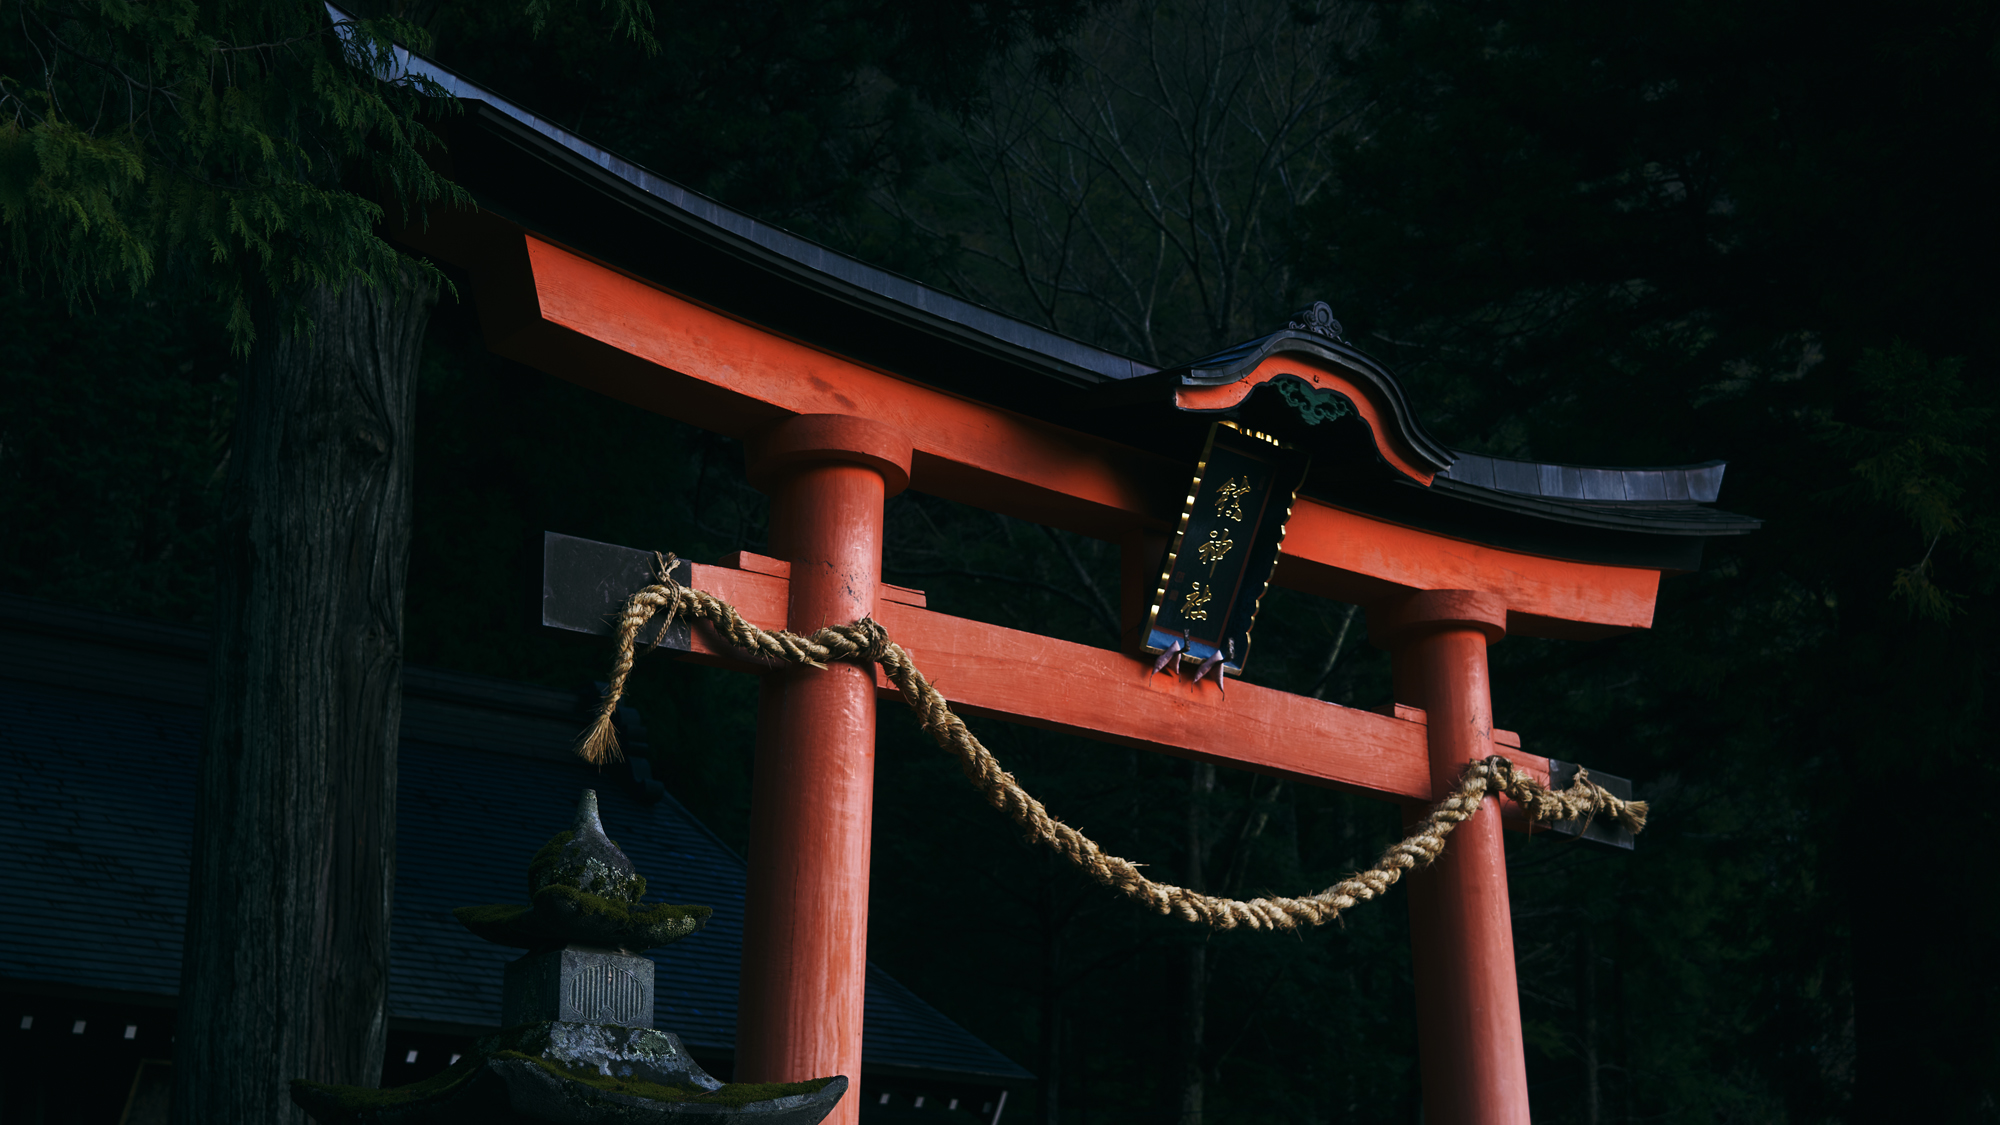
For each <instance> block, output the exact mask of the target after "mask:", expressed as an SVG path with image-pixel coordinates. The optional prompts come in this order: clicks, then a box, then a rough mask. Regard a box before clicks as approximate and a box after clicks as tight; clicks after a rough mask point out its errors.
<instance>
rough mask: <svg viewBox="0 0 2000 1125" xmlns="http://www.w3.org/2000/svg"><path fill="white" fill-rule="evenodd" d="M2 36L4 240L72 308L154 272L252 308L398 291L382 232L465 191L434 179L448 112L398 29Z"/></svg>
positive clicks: (253, 15)
mask: <svg viewBox="0 0 2000 1125" xmlns="http://www.w3.org/2000/svg"><path fill="white" fill-rule="evenodd" d="M13 9H14V11H13V12H12V17H13V18H11V19H10V20H9V21H8V22H9V23H10V24H12V25H13V26H12V27H10V28H9V29H8V31H7V33H5V34H4V35H0V74H4V77H0V111H4V115H0V222H4V224H5V227H6V238H7V242H8V250H9V252H10V254H11V256H12V257H13V260H14V261H13V264H14V268H15V271H16V272H17V273H18V274H20V275H24V276H25V277H28V278H30V279H33V280H34V281H37V282H41V283H44V284H48V285H51V286H53V287H54V288H55V289H56V290H57V291H59V292H61V293H62V294H64V295H65V296H68V297H70V298H72V299H75V298H80V297H83V296H85V295H88V294H91V293H94V292H96V291H98V290H100V289H103V288H106V287H109V286H120V287H123V288H125V289H127V290H129V291H131V292H135V293H136V292H138V291H139V290H141V289H143V288H144V287H145V286H146V285H147V284H148V283H149V282H150V281H151V280H152V279H153V278H154V276H155V275H156V274H159V273H162V272H166V273H170V274H172V275H174V277H173V284H175V285H177V286H186V287H190V288H194V289H197V290H199V291H201V292H204V293H207V294H211V295H212V296H213V297H214V298H215V299H216V300H218V301H219V302H220V304H221V305H222V306H223V308H224V309H225V310H226V314H225V315H226V325H227V328H228V331H229V334H230V338H231V342H232V344H233V345H234V347H235V348H236V349H237V350H238V351H239V352H240V351H244V350H247V348H248V347H249V345H250V342H251V340H252V339H253V338H254V337H255V328H254V325H253V315H252V311H251V309H252V302H253V301H255V300H258V299H259V298H261V297H265V296H283V295H285V294H287V293H290V292H294V291H296V290H297V289H298V288H300V287H308V286H324V285H338V284H344V283H345V282H346V281H347V280H348V279H350V278H354V277H361V278H367V279H370V280H371V281H380V280H383V279H387V278H389V277H391V276H393V274H394V271H395V270H396V268H397V261H398V258H399V255H398V253H397V252H396V250H395V249H394V248H393V247H391V246H390V245H389V244H388V243H387V242H385V241H383V240H382V239H381V238H380V237H378V236H377V235H376V233H375V230H374V228H375V225H376V224H377V222H379V221H380V220H382V219H383V218H384V217H385V214H387V213H388V212H387V211H386V210H385V206H386V207H387V208H394V209H395V210H396V211H397V212H398V213H397V214H396V215H395V216H394V217H396V218H399V219H400V218H404V217H406V216H408V215H409V214H410V213H411V212H412V211H413V210H415V211H421V209H422V208H423V207H424V206H425V205H427V204H430V203H433V202H438V201H457V200H460V199H462V198H463V197H464V195H463V192H461V191H460V190H459V189H457V188H456V187H454V186H453V185H451V184H450V182H449V181H447V180H446V179H444V178H443V177H442V176H440V175H439V174H438V173H437V172H436V171H434V170H433V169H432V168H431V166H430V165H429V164H427V163H426V162H425V155H426V153H427V152H428V151H429V150H431V149H432V148H434V147H435V145H436V138H435V137H434V136H433V135H432V133H431V132H430V130H429V129H428V128H427V127H426V126H425V124H424V118H425V116H426V115H427V114H429V113H434V112H437V111H438V110H439V109H440V108H441V107H442V106H443V104H444V103H441V102H439V101H438V100H437V99H434V98H429V97H426V95H427V94H429V93H432V92H433V91H432V90H431V89H430V88H429V86H428V84H427V83H425V82H424V81H422V80H418V79H412V78H408V77H404V76H401V75H400V72H399V70H398V68H397V66H396V62H395V52H394V47H393V43H392V41H393V40H401V41H403V42H407V43H411V44H413V45H416V46H419V47H421V46H422V45H423V44H424V42H425V40H424V39H423V38H422V34H421V31H420V30H419V29H418V28H416V27H415V26H414V25H411V24H409V23H407V22H405V21H402V20H398V19H395V18H391V17H385V18H382V19H375V20H358V21H353V22H349V23H345V24H343V25H341V26H340V27H338V28H336V26H335V25H334V23H333V21H332V19H331V18H330V17H329V16H328V14H327V11H326V8H325V6H324V5H322V4H320V3H317V2H316V0H281V2H277V3H265V2H256V3H245V2H230V0H211V2H202V0H165V2H162V3H144V4H142V3H130V2H125V0H101V2H99V0H28V2H25V3H19V4H16V5H13Z"/></svg>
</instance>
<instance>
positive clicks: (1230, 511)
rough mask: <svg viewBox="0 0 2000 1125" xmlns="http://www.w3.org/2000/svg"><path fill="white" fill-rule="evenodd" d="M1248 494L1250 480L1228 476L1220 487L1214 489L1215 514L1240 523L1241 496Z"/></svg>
mask: <svg viewBox="0 0 2000 1125" xmlns="http://www.w3.org/2000/svg"><path fill="white" fill-rule="evenodd" d="M1248 495H1250V482H1248V481H1246V480H1244V479H1243V478H1241V477H1230V478H1229V480H1228V481H1227V482H1226V483H1224V484H1223V486H1222V487H1221V488H1218V489H1216V490H1215V514H1216V515H1218V516H1226V517H1228V518H1229V519H1232V520H1235V521H1236V522H1237V523H1242V522H1243V498H1244V497H1246V496H1248Z"/></svg>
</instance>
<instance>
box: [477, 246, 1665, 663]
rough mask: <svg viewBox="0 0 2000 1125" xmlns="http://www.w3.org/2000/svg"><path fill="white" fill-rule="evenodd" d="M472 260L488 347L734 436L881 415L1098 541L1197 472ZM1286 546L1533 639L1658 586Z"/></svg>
mask: <svg viewBox="0 0 2000 1125" xmlns="http://www.w3.org/2000/svg"><path fill="white" fill-rule="evenodd" d="M513 237H515V238H517V239H523V236H521V235H519V234H516V235H514V236H513ZM479 265H480V266H482V267H483V270H482V273H481V279H482V280H481V283H480V284H481V293H480V305H481V311H482V316H483V317H486V318H487V325H488V327H487V334H486V338H487V343H488V345H489V346H490V347H492V348H494V350H496V351H499V352H501V353H502V354H506V355H509V356H512V357H514V358H517V359H520V360H522V361H523V362H527V363H530V364H533V365H535V366H538V367H540V368H542V369H543V370H545V371H548V372H550V373H552V374H555V375H558V376H560V377H562V378H565V379H570V380H572V381H575V382H578V383H581V384H584V385H586V386H589V387H592V388H593V389H596V390H599V391H602V392H603V393H605V394H608V395H611V396H612V397H615V398H619V399H622V400H624V401H626V402H630V403H633V404H634V405H637V406H641V407H644V408H646V409H648V410H653V411H656V412H658V413H661V414H665V415H668V416H670V417H674V418H679V419H682V420H684V421H688V422H691V423H693V424H695V425H699V426H702V427H704V428H706V429H710V430H714V431H717V432H719V433H724V434H729V435H732V436H739V437H741V436H746V435H748V434H750V433H753V432H755V431H756V430H758V429H759V428H760V427H763V426H766V425H769V424H771V423H773V422H775V421H777V420H778V419H780V418H783V417H786V416H788V415H794V414H825V413H833V414H848V415H853V416H857V417H864V418H871V419H876V420H879V421H882V422H884V423H887V424H889V425H892V426H895V427H897V428H898V429H900V430H902V431H903V432H904V433H905V434H906V435H908V437H909V439H910V440H911V441H912V442H913V443H914V446H915V455H914V458H913V460H912V464H911V470H910V473H911V487H913V488H916V489H919V490H921V491H924V492H928V493H931V494H933V495H937V496H943V497H946V498H948V499H952V500H958V501H961V502H964V503H968V504H972V505H974V506H976V507H981V508H986V509H989V510H992V511H997V512H1003V513H1006V514H1008V515H1013V516H1018V517H1020V518H1022V519H1028V520H1033V521H1035V522H1038V523H1044V524H1048V525H1050V526H1053V527H1060V528H1065V529H1068V530H1072V531H1076V532H1079V533H1082V534H1085V535H1090V536H1093V537H1095V538H1101V539H1109V540H1114V541H1115V540H1117V539H1119V538H1120V537H1121V536H1123V535H1125V534H1127V533H1128V532H1134V531H1144V530H1154V531H1157V530H1161V529H1164V528H1166V527H1167V526H1168V524H1169V522H1170V521H1171V519H1172V518H1173V517H1174V516H1175V515H1176V513H1177V512H1178V510H1179V507H1178V505H1179V503H1180V499H1181V496H1182V490H1183V488H1184V486H1185V485H1186V483H1187V476H1188V466H1187V465H1184V464H1179V463H1177V462H1174V461H1171V460H1169V459H1167V458H1163V457H1159V456H1156V455H1154V454H1150V453H1145V452H1142V451H1140V450H1136V449H1132V448H1130V447H1128V446H1124V445H1120V444H1118V443H1116V442H1111V441H1107V440H1105V439H1102V438H1097V437H1093V436H1090V435H1088V434H1082V433H1078V432H1076V431H1073V430H1068V429H1065V428H1063V427H1060V426H1055V425H1052V424H1049V423H1046V422H1041V421H1038V420H1036V419H1032V418H1028V417H1025V416H1023V415H1019V414H1015V413H1012V412H1010V411H1006V410H1002V409H999V408H997V407H992V406H988V405H985V404H983V403H977V402H973V401H971V400H968V399H964V398H960V397H957V396H954V395H951V394H947V393H945V392H943V391H939V390H937V389H935V388H931V387H926V386H922V385H920V384H918V383H914V382H911V381H909V380H907V379H902V378H899V377H897V376H896V375H894V374H891V373H889V372H884V371H880V370H876V369H874V368H871V367H867V366H865V365H862V364H859V363H855V362H854V361H852V360H848V359H845V358H843V357H840V356H836V355H832V354H829V353H827V352H823V351H820V350H818V349H815V348H812V347H810V346H808V345H805V344H802V343H799V342H797V341H793V340H788V339H785V338H783V337H781V336H777V335H774V334H772V333H770V332H769V331H767V330H765V329H762V328H759V327H757V326H754V325H750V324H746V323H743V322H742V321H738V320H735V319H732V318H731V317H729V316H727V315H724V314H722V313H720V312H717V311H715V310H713V309H709V308H707V307H705V306H702V305H698V304H695V303H694V302H691V301H688V300H686V299H684V298H682V297H679V296H676V295H674V294H672V293H668V292H666V291H664V290H660V289H657V288H654V287H653V286H651V285H648V284H646V283H645V282H643V281H640V280H638V279H636V278H633V277H630V276H627V275H625V274H623V273H620V272H618V271H616V270H613V269H610V268H609V267H606V266H603V265H600V264H598V263H596V262H592V261H590V260H588V259H586V258H583V257H581V256H578V255H576V254H573V253H571V252H569V251H567V250H564V249H562V248H560V247H557V246H554V245H552V244H550V243H546V242H543V241H541V240H539V239H536V238H533V237H526V238H524V239H523V241H522V242H521V244H520V249H519V251H518V253H513V254H509V253H503V252H500V251H497V250H488V251H487V252H486V254H485V257H484V258H483V259H482V260H481V262H480V263H479ZM1284 553H1285V557H1284V559H1283V560H1282V561H1281V563H1280V565H1279V567H1278V572H1277V575H1276V578H1275V581H1277V582H1278V583H1279V584H1280V585H1284V586H1289V587H1292V588H1295V589H1301V590H1305V591H1307V592H1310V593H1317V594H1323V595H1325V596H1330V597H1336V598H1340V599H1341V600H1344V601H1350V602H1355V603H1366V602H1370V601H1374V600H1377V599H1379V598H1380V597H1383V596H1387V595H1389V594H1392V593H1395V592H1398V591H1400V590H1406V589H1419V590H1424V589H1472V590H1483V591H1486V592H1489V593H1494V594H1498V595H1500V596H1502V597H1504V598H1506V599H1507V602H1508V609H1509V628H1510V630H1511V631H1513V632H1516V633H1522V634H1525V635H1538V636H1539V635H1548V636H1570V637H1582V636H1597V635H1604V634H1606V633H1608V632H1613V631H1621V630H1625V629H1632V628H1644V627H1645V626H1647V625H1649V624H1650V623H1651V621H1652V607H1653V599H1654V595H1655V593H1656V590H1657V587H1658V582H1659V574H1658V572H1657V571H1653V570H1646V569H1634V568H1628V567H1613V566H1601V565H1596V564H1591V563H1579V562H1571V561H1566V560H1556V559H1546V558H1541V557H1538V556H1534V555H1527V554H1521V553H1518V552H1513V551H1505V550H1500V549H1497V548H1492V547H1483V546H1478V545H1476V544H1472V543H1467V542H1464V541H1462V540H1456V539H1451V538H1448V537H1446V536H1442V535H1438V534H1435V533H1433V532H1428V531H1423V530H1419V529H1415V528H1407V527H1400V526H1398V525H1395V524H1391V523H1387V522H1385V521H1382V520H1377V519H1374V518H1371V517H1368V516H1363V515H1359V514H1357V513H1353V512H1347V511H1343V510H1341V509H1338V508H1335V507H1333V506H1331V505H1329V504H1326V503H1323V502H1320V501H1316V500H1303V501H1301V502H1300V504H1299V505H1298V507H1297V509H1296V510H1295V512H1294V514H1293V517H1292V523H1291V526H1290V529H1289V530H1288V532H1287V534H1286V537H1285V546H1284Z"/></svg>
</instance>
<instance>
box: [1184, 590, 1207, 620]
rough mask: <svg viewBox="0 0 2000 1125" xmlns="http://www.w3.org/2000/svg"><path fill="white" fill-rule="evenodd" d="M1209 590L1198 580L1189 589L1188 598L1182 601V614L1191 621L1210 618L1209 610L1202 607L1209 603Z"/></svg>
mask: <svg viewBox="0 0 2000 1125" xmlns="http://www.w3.org/2000/svg"><path fill="white" fill-rule="evenodd" d="M1208 601H1209V592H1208V591H1207V590H1204V589H1202V588H1201V583H1199V582H1196V583H1194V584H1193V585H1192V586H1191V587H1190V588H1189V589H1188V596H1187V598H1186V600H1184V601H1182V602H1181V616H1182V617H1184V618H1186V619H1187V620H1189V621H1206V620H1208V611H1207V610H1205V609H1203V608H1201V607H1203V606H1205V605H1207V604H1208Z"/></svg>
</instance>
